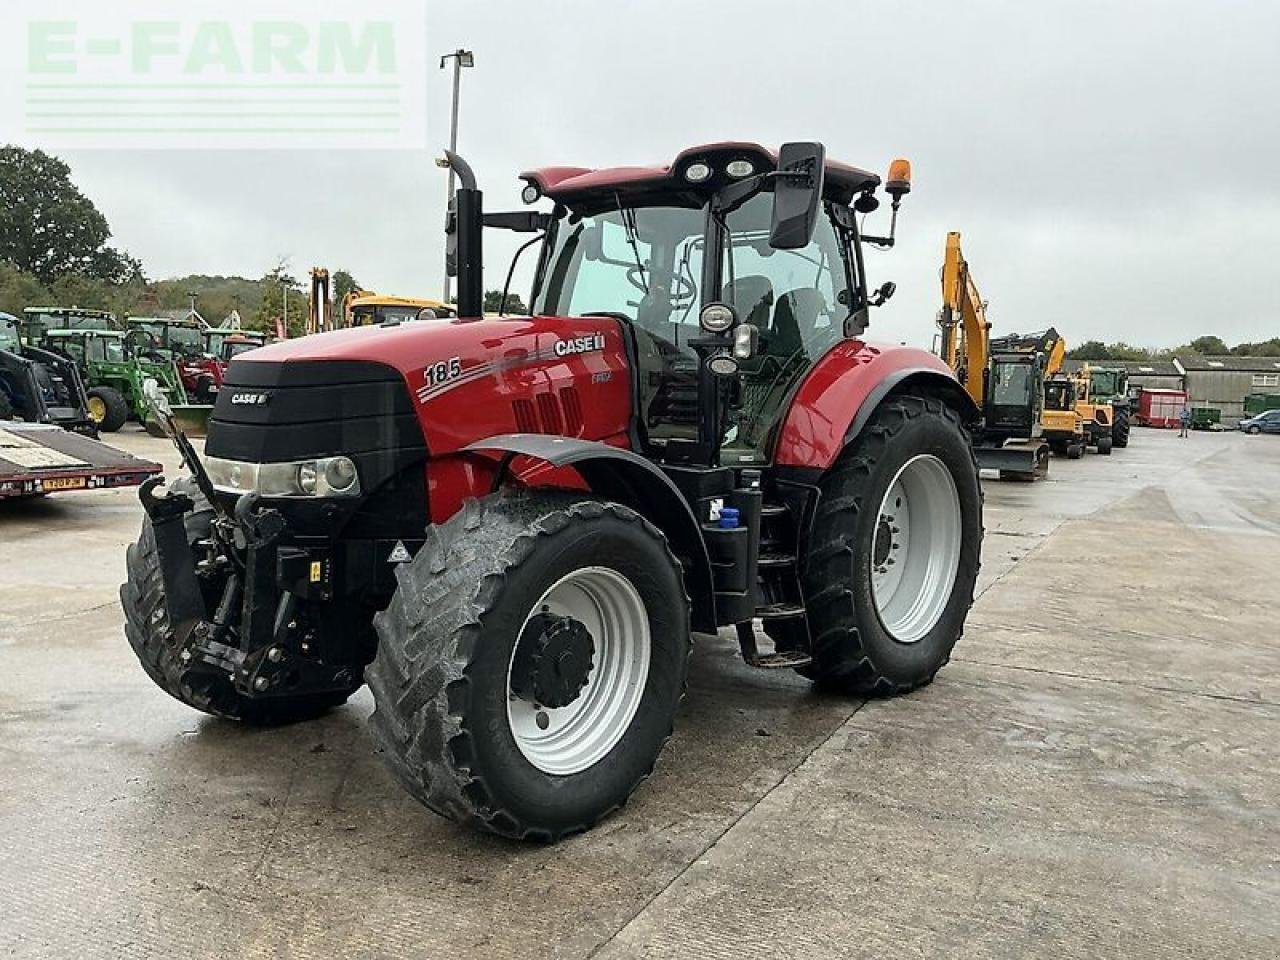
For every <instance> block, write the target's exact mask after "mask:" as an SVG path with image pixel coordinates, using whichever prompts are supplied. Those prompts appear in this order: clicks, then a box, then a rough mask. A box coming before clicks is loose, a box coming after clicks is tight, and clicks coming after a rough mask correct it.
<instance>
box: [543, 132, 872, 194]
mask: <svg viewBox="0 0 1280 960" xmlns="http://www.w3.org/2000/svg"><path fill="white" fill-rule="evenodd" d="M734 160H747V161H749V162H750V163H751V165H752V167H753V168H754V172H756V173H759V172H762V171H767V170H776V169H777V166H778V154H777V151H774V150H770V149H768V148H767V147H763V146H761V145H760V144H758V143H750V142H747V141H724V142H721V143H707V144H703V145H701V146H697V147H689V148H688V149H687V150H682V151H681V152H680V153H679V155H678V156H677V157H676V158H675V159H674V160H673V161H672V162H671V163H669V164H666V165H663V166H652V167H606V168H602V169H599V170H593V169H591V168H589V167H540V168H538V169H536V170H527V171H525V172H524V173H522V174H520V179H522V180H525V181H527V182H528V183H531V184H533V185H535V186H536V187H537V188H538V190H539V191H540V192H541V193H542V194H543V195H544V196H547V197H550V198H551V199H552V200H554V201H556V202H557V203H562V204H564V205H565V206H567V207H570V208H573V209H583V208H587V209H590V208H594V207H600V206H613V205H614V204H615V203H616V201H617V199H619V198H626V199H627V200H630V201H633V202H634V201H636V200H640V201H643V200H645V199H647V198H657V197H660V196H674V197H675V199H676V201H677V202H682V203H685V204H687V205H689V206H701V205H702V203H703V202H704V201H705V198H706V196H707V194H708V193H710V192H712V191H714V190H717V189H719V188H720V187H722V186H724V185H725V184H726V183H729V182H731V179H732V178H730V177H729V175H728V173H727V172H726V170H725V168H726V166H727V165H728V164H729V163H731V162H732V161H734ZM695 163H705V164H707V165H708V166H709V167H710V168H711V170H712V175H711V176H710V177H709V178H708V179H706V180H704V181H702V182H701V183H696V184H695V183H690V182H689V181H688V180H686V179H685V176H684V174H685V171H686V170H688V169H689V167H691V166H692V165H693V164H695ZM879 184H880V177H879V176H877V175H876V174H874V173H871V172H870V171H867V170H862V169H860V168H858V167H852V166H849V165H848V164H845V163H840V162H839V161H836V160H831V159H829V158H828V160H827V162H826V196H827V199H828V200H832V201H834V202H837V203H849V202H851V201H852V200H853V198H854V196H856V195H857V194H859V193H861V192H862V191H864V190H872V189H874V188H875V187H877V186H879Z"/></svg>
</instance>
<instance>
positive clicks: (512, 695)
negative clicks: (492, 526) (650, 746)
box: [505, 567, 652, 776]
mask: <svg viewBox="0 0 1280 960" xmlns="http://www.w3.org/2000/svg"><path fill="white" fill-rule="evenodd" d="M541 613H549V614H554V615H556V616H560V617H571V618H573V619H574V620H576V621H578V622H579V623H580V624H582V625H583V626H585V627H586V629H587V631H588V633H590V635H591V638H592V641H593V646H594V653H593V657H592V665H591V669H590V672H589V673H588V674H587V677H586V682H585V685H584V686H583V687H582V689H581V691H580V692H579V693H578V695H577V697H576V699H574V700H573V701H572V702H571V703H569V704H567V705H565V706H563V707H559V708H551V707H547V706H545V705H543V704H538V703H536V702H534V701H533V700H531V699H522V698H521V696H520V695H518V694H517V693H516V692H515V689H516V688H515V686H514V685H513V667H514V664H515V661H516V652H517V649H518V647H519V645H520V638H521V637H523V636H524V634H525V627H526V626H528V624H529V621H530V620H532V619H533V617H534V616H536V615H538V614H541ZM651 652H652V641H651V637H650V633H649V616H648V612H647V610H646V608H645V604H644V600H643V599H642V598H641V596H640V592H639V591H638V590H637V589H636V588H635V586H634V585H633V584H632V583H631V581H630V580H628V579H627V578H626V577H624V576H623V575H622V574H621V573H619V572H618V571H616V570H613V569H610V568H608V567H582V568H580V569H578V570H574V571H573V572H571V573H569V574H566V575H565V576H563V577H561V578H560V579H559V580H558V581H556V582H555V583H554V584H552V585H551V587H549V588H548V589H547V591H546V592H545V593H544V594H543V595H542V597H541V598H539V600H538V602H537V603H535V604H534V605H533V608H532V609H531V610H530V611H529V613H528V615H527V616H526V617H525V620H524V624H522V625H521V628H520V632H519V634H517V641H516V643H515V644H514V645H513V646H512V651H511V659H510V660H509V661H508V663H507V683H506V690H505V694H506V697H507V724H508V727H509V728H510V730H511V735H512V737H513V739H514V740H515V743H516V746H517V747H518V748H519V750H520V752H521V753H522V754H523V755H524V758H525V759H526V760H528V761H529V762H530V763H531V764H533V766H534V767H536V768H537V769H538V770H540V771H542V772H543V773H546V774H550V775H552V776H570V775H572V774H575V773H581V772H582V771H583V770H586V769H587V768H589V767H591V766H593V765H595V764H596V763H599V762H600V761H601V760H602V759H604V757H606V756H607V755H608V754H609V753H610V751H612V750H613V749H614V748H615V747H616V746H617V745H618V743H619V741H621V740H622V738H623V736H624V735H625V734H626V732H627V730H628V728H629V727H630V726H631V721H632V720H633V719H634V718H635V715H636V711H637V710H638V709H639V707H640V701H641V699H642V698H643V696H644V688H645V683H646V681H647V680H648V677H649V660H650V657H651Z"/></svg>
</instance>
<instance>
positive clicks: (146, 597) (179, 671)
mask: <svg viewBox="0 0 1280 960" xmlns="http://www.w3.org/2000/svg"><path fill="white" fill-rule="evenodd" d="M169 490H170V492H171V493H181V494H185V495H186V496H188V497H190V498H191V499H192V501H193V503H194V507H193V509H192V511H191V513H189V514H187V517H186V519H185V521H184V522H185V525H186V528H187V542H188V543H189V544H192V545H194V544H195V543H196V542H197V541H198V540H203V539H205V538H207V537H208V536H209V524H210V521H211V520H212V519H213V509H212V508H211V507H210V506H209V501H208V500H206V499H205V498H204V495H203V494H201V493H200V491H199V489H198V488H197V487H196V485H195V482H194V481H193V480H188V479H185V478H184V479H181V480H175V481H174V482H173V483H172V484H171V485H170V487H169ZM125 564H126V569H127V571H128V579H127V580H126V581H125V582H124V583H123V584H122V585H121V587H120V603H121V606H123V607H124V615H125V623H124V632H125V636H126V637H127V638H128V640H129V646H131V647H132V648H133V652H134V654H135V655H136V656H137V657H138V661H139V662H140V663H141V664H142V669H143V670H145V671H146V673H147V676H149V677H150V678H151V679H152V680H153V681H154V682H155V684H156V686H158V687H159V688H160V689H161V690H163V691H164V692H165V693H167V694H169V696H171V697H173V698H174V699H175V700H180V701H181V702H182V703H185V704H186V705H187V706H189V707H193V708H195V709H196V710H200V711H202V712H204V713H208V714H212V715H213V716H215V717H223V718H226V719H231V720H242V721H244V722H246V723H249V724H253V725H255V726H276V725H281V724H286V723H297V722H299V721H302V720H312V719H314V718H316V717H318V716H320V715H321V714H323V713H326V712H327V711H329V710H330V709H332V708H333V707H337V706H340V705H341V704H343V703H346V701H347V699H348V698H349V697H350V696H351V694H353V693H355V692H356V690H358V689H359V688H360V686H361V685H362V681H361V682H357V683H355V685H354V686H352V688H351V689H350V690H348V691H346V692H337V693H325V694H302V695H299V696H294V697H265V698H262V699H253V698H249V697H245V696H243V695H242V694H240V693H237V692H236V689H235V687H234V686H233V685H232V684H231V681H230V680H229V679H228V678H227V677H226V675H225V674H222V673H220V672H217V673H215V672H200V673H196V672H192V671H190V670H188V669H187V664H186V663H185V662H184V661H183V660H182V657H181V651H180V650H179V649H178V643H177V638H176V637H175V636H174V633H173V631H172V630H171V629H170V625H169V616H168V611H167V610H166V608H165V598H164V579H163V577H162V575H161V573H160V558H159V555H158V554H157V553H156V541H155V534H154V532H153V531H152V528H151V520H150V519H149V518H146V517H144V518H143V521H142V535H141V536H140V537H139V538H138V541H137V542H136V543H134V544H132V545H130V547H129V549H128V552H127V553H126V555H125Z"/></svg>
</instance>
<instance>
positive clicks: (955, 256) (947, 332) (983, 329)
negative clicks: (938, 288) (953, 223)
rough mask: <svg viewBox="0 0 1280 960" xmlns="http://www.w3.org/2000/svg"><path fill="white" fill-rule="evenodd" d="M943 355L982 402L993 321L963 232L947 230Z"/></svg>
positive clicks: (980, 403) (944, 269)
mask: <svg viewBox="0 0 1280 960" xmlns="http://www.w3.org/2000/svg"><path fill="white" fill-rule="evenodd" d="M938 325H939V326H940V327H941V328H942V359H943V360H945V361H946V363H947V366H949V367H951V369H952V370H954V371H955V372H956V376H957V377H958V378H959V379H960V382H961V383H963V384H964V388H965V390H966V391H968V393H969V396H970V397H972V398H973V402H974V403H976V404H978V406H982V403H983V399H984V397H985V396H986V387H987V359H988V356H989V354H988V339H989V337H990V333H991V324H990V323H989V322H988V321H987V309H986V304H985V303H984V302H983V300H982V295H981V294H980V293H978V287H977V285H976V284H975V283H974V282H973V277H972V276H971V275H970V273H969V264H968V262H967V261H966V260H965V258H964V254H963V253H962V252H961V250H960V234H959V232H958V231H955V230H953V231H951V232H950V233H948V234H947V247H946V252H945V254H944V256H943V261H942V313H941V314H940V315H939V316H938Z"/></svg>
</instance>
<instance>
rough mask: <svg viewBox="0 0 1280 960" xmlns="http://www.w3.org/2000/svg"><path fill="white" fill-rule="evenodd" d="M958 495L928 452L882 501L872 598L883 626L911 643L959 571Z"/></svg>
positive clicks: (934, 618)
mask: <svg viewBox="0 0 1280 960" xmlns="http://www.w3.org/2000/svg"><path fill="white" fill-rule="evenodd" d="M960 541H961V523H960V495H959V493H958V492H957V491H956V483H955V479H954V478H953V477H952V476H951V471H950V470H948V469H947V466H946V464H944V463H943V462H942V461H941V460H939V459H938V458H937V457H935V456H933V455H931V454H920V455H919V456H916V457H912V458H911V459H910V460H908V461H907V462H906V463H904V464H903V465H902V467H901V469H899V470H898V472H897V474H896V475H895V476H894V478H893V482H892V483H890V484H889V489H888V491H887V492H886V493H885V495H884V499H883V500H882V501H881V502H880V513H879V517H878V520H877V523H876V532H875V536H874V537H873V538H872V544H871V594H872V596H873V598H874V599H875V604H876V612H877V613H879V615H880V622H881V623H883V624H884V628H885V629H886V630H887V631H888V632H889V634H890V635H891V636H892V637H893V638H894V639H895V640H897V641H898V642H899V643H915V642H916V641H918V640H920V639H922V638H923V637H924V636H925V635H926V634H927V633H928V632H929V631H930V630H932V629H933V628H934V626H936V625H937V623H938V621H939V620H940V619H941V618H942V613H943V611H944V610H945V609H946V607H947V601H948V600H950V599H951V589H952V587H953V586H954V585H955V581H956V572H957V571H958V570H959V568H960Z"/></svg>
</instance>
